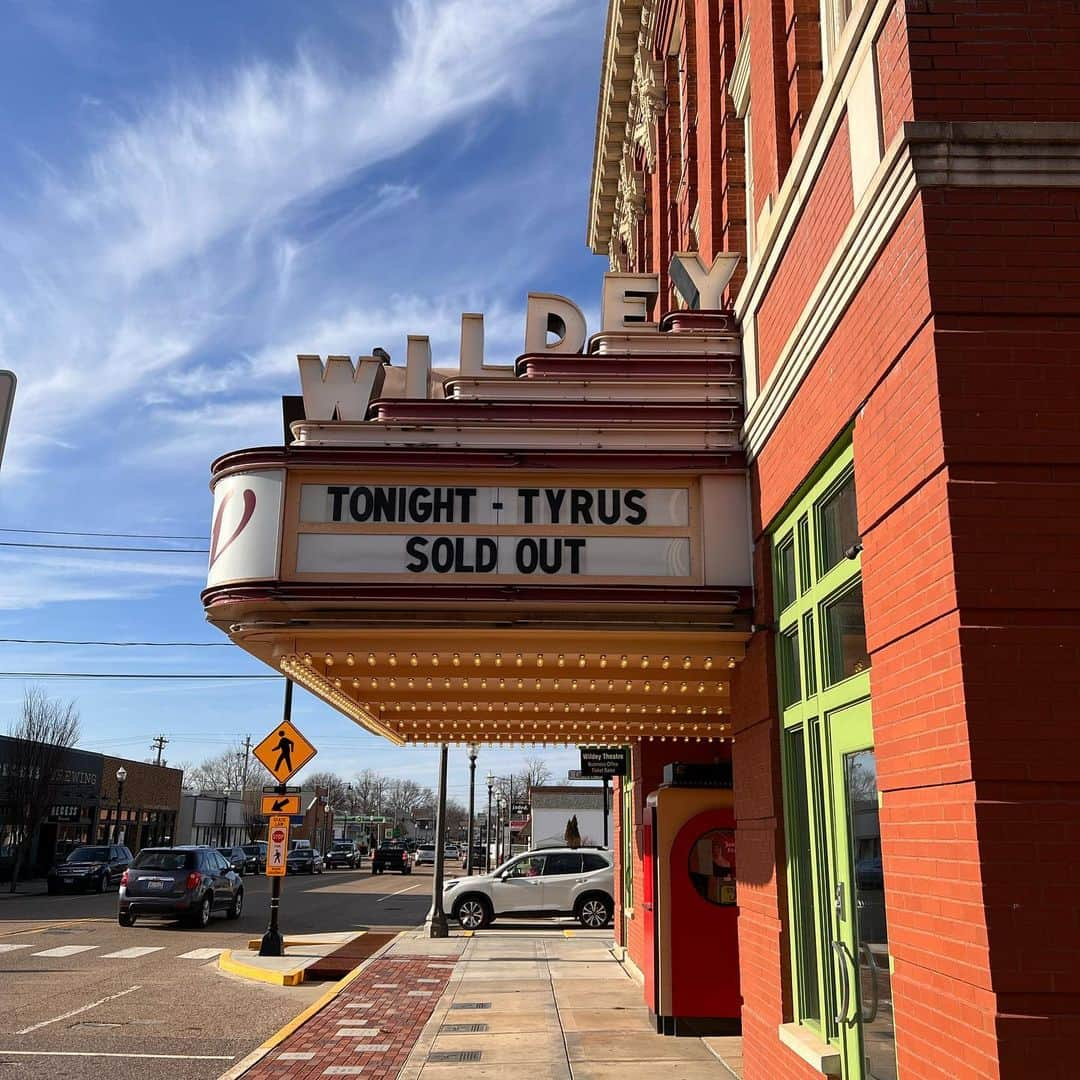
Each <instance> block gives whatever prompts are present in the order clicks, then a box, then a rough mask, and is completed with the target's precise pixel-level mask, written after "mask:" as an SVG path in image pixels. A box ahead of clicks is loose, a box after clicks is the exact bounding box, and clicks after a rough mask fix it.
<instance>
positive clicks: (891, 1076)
mask: <svg viewBox="0 0 1080 1080" xmlns="http://www.w3.org/2000/svg"><path fill="white" fill-rule="evenodd" d="M828 729H829V736H828V738H829V773H830V784H831V789H832V790H831V795H832V799H831V802H832V809H833V840H834V845H835V851H834V861H833V865H834V868H835V879H834V881H833V897H832V899H833V920H832V928H833V938H832V941H831V942H830V946H831V951H832V964H833V972H834V979H835V985H836V996H835V999H834V1000H835V1002H836V1013H835V1021H836V1025H837V1029H838V1032H839V1036H840V1045H841V1048H842V1050H843V1058H844V1077H845V1078H846V1080H896V1039H895V1033H894V1030H893V1010H892V978H891V976H892V964H891V961H890V957H889V935H888V927H887V925H886V921H885V882H884V877H883V875H882V869H881V826H880V821H879V800H878V784H877V758H876V756H875V753H874V746H873V731H872V727H871V722H870V703H869V701H866V702H862V703H859V704H855V705H851V706H848V707H846V708H843V709H840V710H838V711H837V712H836V713H833V714H832V715H831V716H830V717H829V725H828Z"/></svg>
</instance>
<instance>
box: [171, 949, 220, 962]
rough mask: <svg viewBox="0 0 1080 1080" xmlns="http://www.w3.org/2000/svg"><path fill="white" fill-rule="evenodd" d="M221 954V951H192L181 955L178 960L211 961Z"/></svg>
mask: <svg viewBox="0 0 1080 1080" xmlns="http://www.w3.org/2000/svg"><path fill="white" fill-rule="evenodd" d="M222 952H223V950H222V949H192V950H191V952H186V953H181V954H180V957H179V958H180V959H181V960H213V959H214V957H215V956H220V955H221V954H222Z"/></svg>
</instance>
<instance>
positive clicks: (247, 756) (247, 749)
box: [240, 735, 251, 791]
mask: <svg viewBox="0 0 1080 1080" xmlns="http://www.w3.org/2000/svg"><path fill="white" fill-rule="evenodd" d="M250 761H251V736H250V735H245V736H244V777H243V780H242V781H241V786H240V790H241V791H247V782H248V764H249V763H250Z"/></svg>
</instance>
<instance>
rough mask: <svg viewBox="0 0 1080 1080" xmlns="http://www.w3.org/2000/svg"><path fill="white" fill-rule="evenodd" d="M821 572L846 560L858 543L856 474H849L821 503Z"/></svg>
mask: <svg viewBox="0 0 1080 1080" xmlns="http://www.w3.org/2000/svg"><path fill="white" fill-rule="evenodd" d="M817 515H818V534H819V547H820V551H821V573H822V574H825V573H827V572H828V571H829V570H831V569H832V568H833V567H834V566H836V564H837V563H838V562H839V561H840V560H841V559H843V558H845V557H847V555H848V553H849V552H851V551H852V550H853V549H854V547H855V545H857V544H858V542H859V519H858V515H857V511H856V507H855V475H854V473H850V472H849V473H848V475H847V476H845V477H844V478H843V479H842V480H841V481H840V482H839V483H838V484H837V485H836V486H835V487H834V488H833V489H832V490H831V491H829V492H827V493H826V495H825V497H824V498H823V499H822V500H821V502H820V503H819V504H818V511H817Z"/></svg>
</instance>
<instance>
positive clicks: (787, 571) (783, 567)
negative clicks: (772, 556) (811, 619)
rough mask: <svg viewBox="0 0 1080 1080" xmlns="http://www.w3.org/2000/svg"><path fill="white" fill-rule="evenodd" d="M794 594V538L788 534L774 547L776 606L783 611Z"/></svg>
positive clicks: (793, 597)
mask: <svg viewBox="0 0 1080 1080" xmlns="http://www.w3.org/2000/svg"><path fill="white" fill-rule="evenodd" d="M795 595H796V587H795V540H794V537H792V536H788V537H787V539H785V540H784V541H783V543H781V544H780V545H779V546H778V547H777V549H776V606H777V607H778V608H779V609H780V610H781V611H783V610H784V609H785V608H786V607H788V606H789V605H790V604H791V602H792V600H794V599H795Z"/></svg>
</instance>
